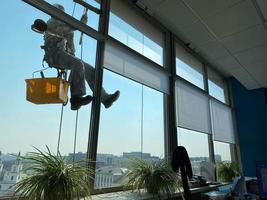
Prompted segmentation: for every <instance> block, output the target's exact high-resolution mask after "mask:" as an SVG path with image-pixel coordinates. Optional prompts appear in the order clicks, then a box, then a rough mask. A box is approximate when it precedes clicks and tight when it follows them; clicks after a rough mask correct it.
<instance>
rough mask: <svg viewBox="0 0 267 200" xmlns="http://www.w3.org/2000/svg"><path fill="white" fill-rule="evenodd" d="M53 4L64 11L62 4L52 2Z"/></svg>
mask: <svg viewBox="0 0 267 200" xmlns="http://www.w3.org/2000/svg"><path fill="white" fill-rule="evenodd" d="M53 6H54V7H56V8H57V9H59V10H62V11H63V12H65V8H64V6H62V5H60V4H58V3H55V4H53Z"/></svg>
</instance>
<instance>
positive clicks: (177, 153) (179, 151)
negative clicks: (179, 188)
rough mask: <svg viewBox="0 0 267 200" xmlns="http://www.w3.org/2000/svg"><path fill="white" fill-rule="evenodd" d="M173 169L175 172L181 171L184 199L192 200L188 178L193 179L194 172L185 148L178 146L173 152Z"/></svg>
mask: <svg viewBox="0 0 267 200" xmlns="http://www.w3.org/2000/svg"><path fill="white" fill-rule="evenodd" d="M172 169H173V170H174V171H175V172H178V171H179V170H180V172H181V177H182V184H183V188H184V197H185V199H186V200H191V199H192V195H191V192H190V189H189V185H188V181H187V177H188V178H192V176H193V172H192V167H191V163H190V160H189V157H188V154H187V151H186V149H185V148H184V147H183V146H177V147H176V148H175V149H174V151H173V154H172Z"/></svg>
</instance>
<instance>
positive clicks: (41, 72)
mask: <svg viewBox="0 0 267 200" xmlns="http://www.w3.org/2000/svg"><path fill="white" fill-rule="evenodd" d="M48 68H49V67H46V68H44V69H40V70H37V71H34V72H33V73H32V78H34V74H36V73H38V72H39V73H40V75H41V77H42V78H44V71H45V70H47V69H48Z"/></svg>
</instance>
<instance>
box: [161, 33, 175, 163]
mask: <svg viewBox="0 0 267 200" xmlns="http://www.w3.org/2000/svg"><path fill="white" fill-rule="evenodd" d="M164 66H165V67H166V68H167V69H168V71H169V72H170V73H171V76H170V77H169V87H170V89H169V91H170V93H169V95H168V96H166V97H164V104H165V110H166V112H165V114H166V116H165V156H166V158H167V160H168V161H170V160H171V157H172V152H173V150H174V148H175V147H176V146H177V126H176V106H175V80H176V66H175V43H174V37H173V35H172V34H171V33H170V32H166V40H165V52H164Z"/></svg>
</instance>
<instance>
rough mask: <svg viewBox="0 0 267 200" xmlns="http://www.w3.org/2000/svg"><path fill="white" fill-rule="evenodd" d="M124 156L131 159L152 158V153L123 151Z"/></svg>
mask: <svg viewBox="0 0 267 200" xmlns="http://www.w3.org/2000/svg"><path fill="white" fill-rule="evenodd" d="M122 157H123V158H129V159H135V158H137V159H141V158H142V159H149V158H151V154H150V153H142V152H123V155H122Z"/></svg>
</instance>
